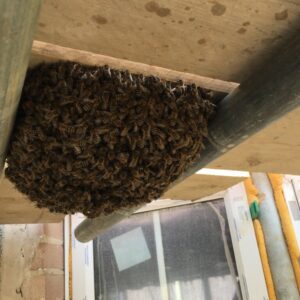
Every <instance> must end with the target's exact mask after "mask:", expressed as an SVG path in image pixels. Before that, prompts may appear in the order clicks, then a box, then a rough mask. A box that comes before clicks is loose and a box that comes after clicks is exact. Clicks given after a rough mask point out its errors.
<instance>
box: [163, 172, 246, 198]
mask: <svg viewBox="0 0 300 300" xmlns="http://www.w3.org/2000/svg"><path fill="white" fill-rule="evenodd" d="M243 180H244V178H242V177H230V176H228V177H225V176H213V175H196V174H195V175H192V176H190V177H188V178H187V179H186V180H184V181H183V182H181V183H179V184H178V185H176V186H174V187H173V188H171V189H170V190H168V191H167V192H166V193H165V194H164V195H162V197H161V198H162V199H172V200H198V199H200V198H203V197H206V196H209V195H212V194H215V193H217V192H220V191H223V190H226V189H228V188H229V187H231V186H233V185H235V184H237V183H239V182H241V181H243Z"/></svg>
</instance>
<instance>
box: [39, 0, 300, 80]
mask: <svg viewBox="0 0 300 300" xmlns="http://www.w3.org/2000/svg"><path fill="white" fill-rule="evenodd" d="M299 13H300V2H299V1H297V0H288V1H287V0H256V1H252V0H235V1H232V0H218V1H209V0H207V1H198V0H183V1H172V0H160V1H157V0H154V1H151V0H133V1H107V0H86V1H82V0H64V1H57V0H45V1H44V5H43V7H42V11H41V15H40V19H39V27H38V31H37V33H36V36H35V38H36V39H37V40H40V41H44V42H49V43H53V44H58V45H61V46H65V47H70V48H75V49H81V50H86V51H90V52H94V53H99V54H103V55H108V56H112V57H116V58H123V59H127V60H131V61H136V62H141V63H145V64H148V65H155V66H160V67H164V68H167V69H172V70H176V71H181V72H188V73H193V74H197V75H202V76H207V77H211V78H219V79H222V80H226V81H235V82H240V81H241V80H242V79H244V78H245V77H246V76H247V75H248V66H249V65H252V64H253V63H254V62H255V61H258V58H261V57H266V56H268V55H269V53H270V52H271V51H272V46H273V45H274V44H276V43H277V42H278V41H280V40H283V39H284V37H285V33H286V31H287V30H290V29H291V28H293V26H294V25H295V24H296V23H297V22H298V18H299Z"/></svg>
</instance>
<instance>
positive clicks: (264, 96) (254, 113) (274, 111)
mask: <svg viewBox="0 0 300 300" xmlns="http://www.w3.org/2000/svg"><path fill="white" fill-rule="evenodd" d="M273 53H274V54H273V55H272V56H270V57H269V59H268V60H266V61H265V62H263V63H262V64H260V65H259V66H258V67H256V68H255V69H253V70H252V75H251V76H250V77H249V78H248V79H247V80H245V81H244V82H243V83H242V84H241V85H240V86H239V87H238V88H237V89H236V90H235V91H234V92H233V93H231V94H230V95H228V96H227V97H226V98H225V99H224V100H222V101H221V102H220V104H219V106H218V110H217V113H216V116H215V117H214V119H213V120H212V121H211V123H210V125H209V139H208V143H207V145H206V149H205V151H204V152H203V153H202V157H201V159H200V160H199V161H196V162H195V163H194V164H193V165H192V166H191V167H189V168H188V169H187V170H186V172H185V173H184V174H182V176H181V177H180V178H178V180H176V181H175V182H174V183H173V184H172V185H171V186H170V187H172V186H174V185H176V184H178V183H179V182H181V181H182V180H184V179H185V178H187V177H188V176H190V175H192V174H194V173H195V172H196V171H198V170H199V169H201V168H203V167H204V166H206V165H207V164H208V163H210V162H211V161H213V160H215V159H216V158H217V157H219V156H220V155H222V154H223V153H225V152H227V151H228V150H230V149H232V148H234V147H236V146H237V145H238V144H240V143H241V142H243V141H245V140H246V139H248V138H249V137H250V136H252V135H253V134H255V133H257V132H259V131H260V130H261V129H263V128H264V127H266V126H267V125H269V124H270V123H272V122H273V121H275V120H277V119H279V118H280V117H282V116H284V115H285V114H287V113H288V112H290V111H292V110H293V109H296V108H297V107H299V106H300V55H299V53H300V34H299V27H298V28H297V30H295V32H291V34H290V37H289V38H288V39H286V40H285V41H284V43H283V44H282V45H279V46H278V48H277V49H274V52H273ZM170 187H169V188H170ZM109 218H111V222H107V221H105V222H103V220H104V219H105V220H108V219H109ZM123 218H124V217H122V216H121V214H119V212H118V211H115V212H114V213H112V214H111V215H110V217H109V216H99V217H98V218H95V219H86V220H85V221H83V222H82V223H81V224H80V225H79V226H78V227H77V228H76V231H75V235H76V237H77V239H78V240H79V241H81V242H88V241H90V240H92V239H94V238H95V237H96V236H97V235H98V234H100V233H101V232H103V231H104V230H105V229H106V228H108V226H107V225H109V226H112V225H113V224H114V223H117V222H119V221H121V220H122V219H123Z"/></svg>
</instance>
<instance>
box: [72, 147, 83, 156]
mask: <svg viewBox="0 0 300 300" xmlns="http://www.w3.org/2000/svg"><path fill="white" fill-rule="evenodd" d="M72 148H73V150H74V153H75V154H76V155H79V154H81V153H82V150H81V147H80V146H78V145H73V146H72Z"/></svg>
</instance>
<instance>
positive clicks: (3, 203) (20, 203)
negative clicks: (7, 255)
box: [0, 179, 64, 224]
mask: <svg viewBox="0 0 300 300" xmlns="http://www.w3.org/2000/svg"><path fill="white" fill-rule="evenodd" d="M63 218H64V215H62V214H55V213H50V212H49V211H48V209H39V208H37V207H35V205H34V203H33V202H31V201H29V200H28V199H27V198H26V196H24V195H22V194H21V193H19V192H18V191H17V190H16V189H15V188H14V186H13V184H12V183H11V182H10V181H9V180H7V179H3V180H2V181H1V182H0V224H27V223H56V222H61V221H62V220H63Z"/></svg>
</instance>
